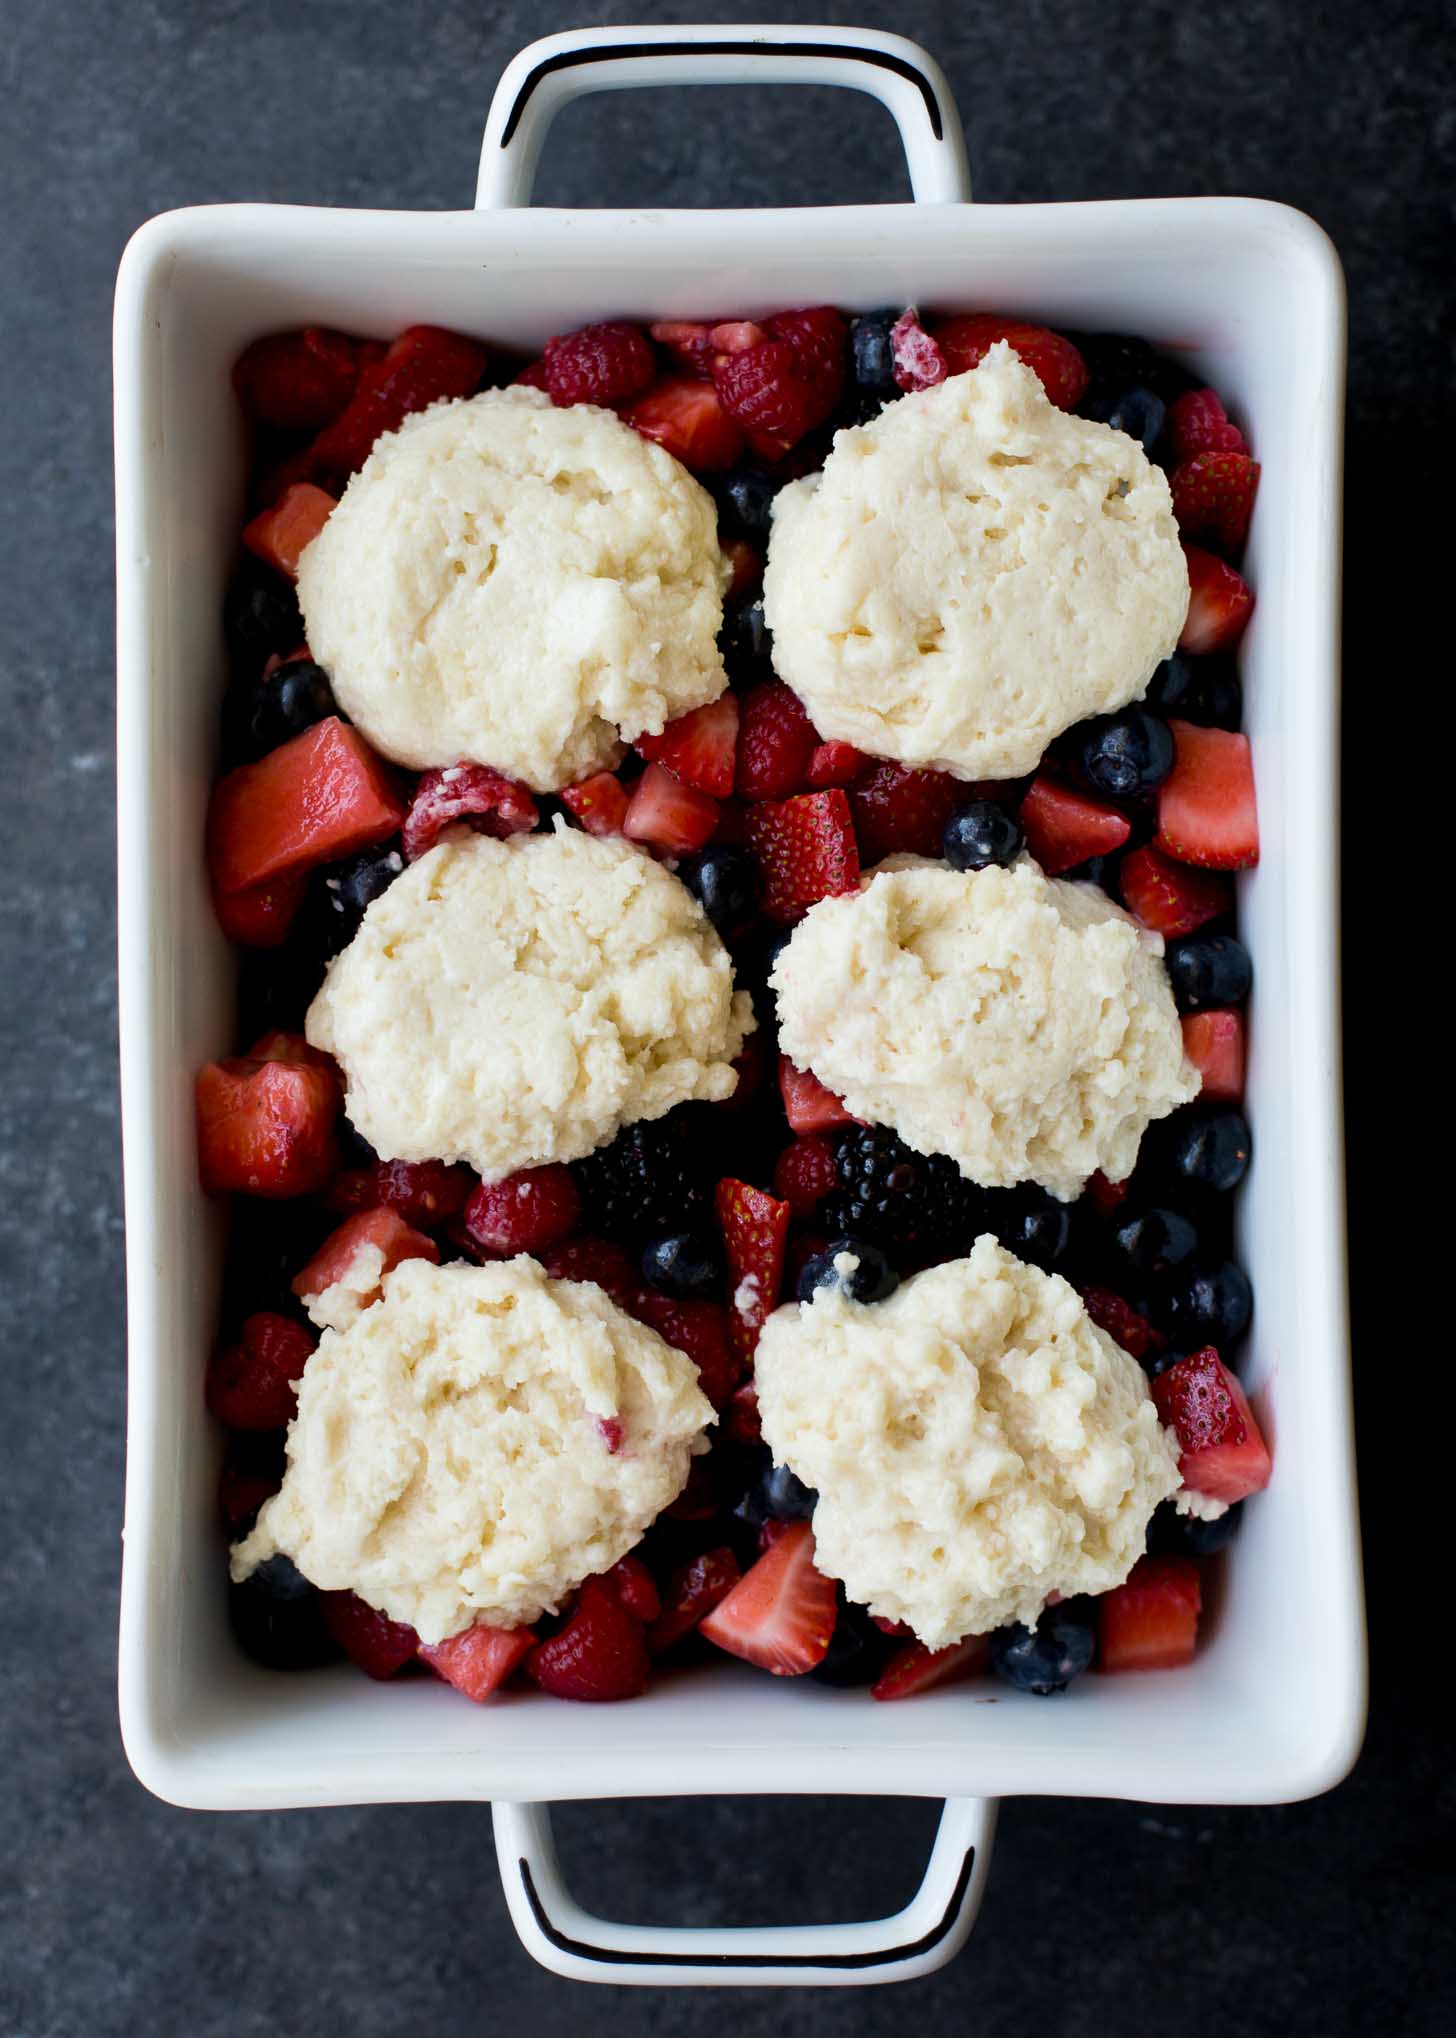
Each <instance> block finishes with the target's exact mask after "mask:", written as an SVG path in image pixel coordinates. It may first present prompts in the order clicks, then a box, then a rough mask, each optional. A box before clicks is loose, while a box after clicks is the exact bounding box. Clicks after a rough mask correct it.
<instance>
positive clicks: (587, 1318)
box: [232, 1258, 714, 1642]
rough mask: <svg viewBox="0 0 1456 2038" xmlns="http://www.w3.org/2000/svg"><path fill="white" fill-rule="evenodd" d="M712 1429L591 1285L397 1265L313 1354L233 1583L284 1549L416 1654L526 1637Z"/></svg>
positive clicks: (628, 1320)
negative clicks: (276, 1478) (411, 1644)
mask: <svg viewBox="0 0 1456 2038" xmlns="http://www.w3.org/2000/svg"><path fill="white" fill-rule="evenodd" d="M713 1419H714V1418H713V1411H712V1409H711V1407H710V1406H709V1404H708V1402H707V1401H706V1399H705V1398H704V1396H703V1394H702V1392H701V1390H700V1389H699V1387H698V1382H697V1369H696V1367H695V1366H694V1365H693V1362H692V1360H691V1359H689V1358H687V1357H686V1356H685V1355H684V1354H683V1353H682V1352H679V1351H676V1350H675V1349H674V1348H673V1347H672V1346H671V1345H669V1344H666V1343H664V1342H663V1340H662V1339H661V1338H660V1337H658V1335H657V1333H656V1332H655V1331H652V1330H649V1329H648V1328H647V1327H646V1325H645V1324H641V1323H637V1322H635V1321H634V1320H633V1318H632V1317H630V1316H628V1315H626V1314H625V1312H624V1311H622V1310H620V1309H619V1308H618V1307H617V1305H616V1304H615V1303H614V1302H613V1301H612V1300H611V1299H610V1298H609V1297H608V1296H607V1295H605V1294H604V1293H603V1291H602V1290H601V1289H600V1288H598V1287H596V1286H595V1285H594V1284H593V1283H591V1282H584V1281H553V1280H551V1279H550V1278H549V1277H548V1276H547V1275H546V1274H545V1273H543V1271H542V1270H541V1268H540V1267H539V1266H537V1264H536V1262H535V1261H534V1260H531V1259H526V1258H521V1259H514V1260H505V1261H500V1262H497V1263H496V1264H494V1265H492V1266H485V1267H471V1266H466V1265H464V1264H463V1263H460V1262H457V1263H456V1264H454V1265H452V1266H446V1267H436V1266H432V1265H431V1264H430V1262H429V1261H427V1260H406V1261H404V1262H402V1263H401V1264H400V1265H399V1266H397V1267H396V1268H394V1270H393V1271H392V1272H391V1273H389V1274H387V1275H386V1276H385V1279H384V1288H383V1294H382V1297H381V1299H380V1300H379V1301H378V1302H376V1303H375V1304H374V1305H373V1307H372V1308H369V1309H366V1310H365V1311H364V1312H363V1314H362V1315H361V1316H359V1317H357V1318H356V1320H355V1321H354V1323H353V1324H352V1325H351V1327H350V1328H349V1329H348V1330H345V1331H337V1330H326V1331H325V1332H324V1334H323V1336H322V1337H321V1338H320V1340H319V1345H318V1349H317V1351H315V1352H314V1354H313V1356H312V1357H311V1358H310V1359H309V1362H308V1365H307V1366H306V1367H305V1369H304V1374H303V1378H302V1380H301V1381H300V1382H299V1388H298V1415H297V1418H296V1419H295V1421H294V1423H293V1425H292V1427H291V1428H290V1430H289V1432H288V1469H287V1472H286V1474H285V1476H284V1480H283V1486H282V1489H281V1490H280V1491H279V1492H278V1493H277V1494H275V1495H274V1497H273V1498H272V1499H271V1500H269V1501H267V1502H265V1504H264V1506H263V1509H262V1512H261V1513H260V1515H259V1516H258V1521H257V1525H256V1527H255V1528H254V1529H253V1530H252V1532H251V1533H250V1534H249V1535H248V1536H247V1537H246V1538H245V1539H244V1540H243V1541H242V1542H240V1543H239V1544H237V1545H236V1547H235V1548H234V1550H233V1557H232V1575H233V1578H234V1579H235V1580H236V1581H239V1582H241V1581H242V1580H243V1579H244V1578H246V1577H247V1576H248V1574H249V1573H250V1572H251V1571H252V1570H254V1569H255V1567H256V1566H257V1565H259V1564H262V1563H265V1562H266V1561H267V1560H268V1558H270V1557H272V1556H275V1555H277V1554H278V1553H279V1552H280V1551H281V1552H283V1553H284V1554H286V1555H287V1556H289V1557H291V1558H292V1560H293V1562H294V1563H295V1564H296V1565H297V1566H298V1568H299V1570H300V1571H301V1572H302V1573H303V1575H304V1576H305V1578H309V1579H311V1580H312V1581H313V1583H314V1584H315V1585H317V1586H320V1587H322V1588H323V1589H324V1590H325V1591H329V1592H337V1591H345V1590H347V1591H352V1592H357V1593H358V1594H359V1597H360V1598H361V1599H365V1600H367V1601H368V1602H369V1604H370V1605H371V1606H375V1607H378V1608H379V1609H380V1611H381V1612H383V1613H386V1614H388V1615H389V1617H390V1619H391V1620H400V1621H408V1622H409V1623H410V1625H411V1626H412V1627H414V1628H415V1629H416V1630H417V1631H418V1633H419V1635H420V1638H421V1640H423V1641H426V1642H438V1641H442V1640H443V1639H444V1638H445V1636H447V1635H453V1634H455V1633H456V1632H458V1630H459V1629H461V1628H465V1627H469V1626H471V1625H472V1624H473V1623H474V1622H475V1621H477V1620H484V1621H489V1622H491V1623H492V1624H493V1625H495V1626H497V1627H515V1626H518V1625H521V1624H523V1623H528V1622H531V1621H534V1620H536V1619H538V1618H539V1617H540V1615H541V1614H543V1613H549V1612H552V1611H554V1610H555V1609H556V1608H557V1607H558V1606H559V1605H560V1603H561V1601H562V1599H563V1598H564V1597H565V1596H566V1594H567V1593H568V1592H570V1591H571V1590H572V1589H573V1587H574V1586H576V1585H579V1584H580V1583H581V1581H582V1579H583V1578H586V1577H588V1576H590V1575H591V1574H593V1573H595V1572H598V1571H605V1570H608V1569H609V1568H610V1567H611V1566H612V1565H613V1564H615V1563H616V1561H617V1559H618V1558H619V1557H622V1556H625V1555H626V1553H627V1551H628V1550H630V1549H631V1548H632V1546H633V1544H634V1543H635V1542H636V1541H637V1540H638V1538H639V1537H640V1536H641V1534H642V1532H643V1530H644V1529H645V1528H646V1527H647V1526H648V1524H649V1523H650V1522H651V1521H653V1520H654V1519H655V1517H656V1516H657V1515H658V1514H659V1513H660V1512H661V1510H662V1509H663V1508H664V1507H666V1506H667V1504H668V1503H669V1501H672V1500H674V1499H676V1497H677V1495H678V1494H679V1493H680V1492H681V1491H682V1488H683V1486H684V1484H685V1483H686V1480H687V1476H688V1465H689V1461H690V1459H691V1458H692V1457H693V1455H694V1454H695V1452H697V1451H699V1450H704V1449H706V1448H707V1446H706V1443H705V1442H704V1441H703V1435H702V1432H703V1428H704V1425H705V1424H707V1423H710V1422H712V1421H713Z"/></svg>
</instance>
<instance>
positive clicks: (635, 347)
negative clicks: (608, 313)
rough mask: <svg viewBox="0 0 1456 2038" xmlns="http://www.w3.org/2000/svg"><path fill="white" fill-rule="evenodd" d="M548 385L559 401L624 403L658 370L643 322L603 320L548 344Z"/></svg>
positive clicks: (549, 341)
mask: <svg viewBox="0 0 1456 2038" xmlns="http://www.w3.org/2000/svg"><path fill="white" fill-rule="evenodd" d="M545 361H546V388H547V390H548V391H549V393H550V396H551V401H552V402H553V403H555V404H568V403H604V404H613V403H624V402H625V401H626V400H627V398H628V397H629V396H636V395H637V394H638V393H639V392H640V391H641V390H644V389H645V388H646V387H647V385H648V383H649V382H651V380H652V378H653V377H654V376H655V375H656V373H657V356H656V355H655V354H654V353H653V351H652V348H651V346H650V345H649V344H648V340H647V335H646V334H645V333H644V332H643V331H642V328H641V327H640V326H634V325H629V324H628V323H627V322H626V320H625V319H604V320H602V321H601V322H600V323H599V324H597V325H589V326H581V327H579V328H578V330H577V331H576V332H574V333H567V334H565V335H564V337H562V338H558V339H550V340H548V341H547V342H546V354H545Z"/></svg>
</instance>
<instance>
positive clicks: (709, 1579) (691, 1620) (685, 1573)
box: [647, 1545, 742, 1656]
mask: <svg viewBox="0 0 1456 2038" xmlns="http://www.w3.org/2000/svg"><path fill="white" fill-rule="evenodd" d="M741 1575H742V1573H741V1572H740V1571H739V1569H738V1559H737V1558H736V1557H735V1556H734V1554H733V1552H732V1551H731V1550H730V1549H728V1548H727V1547H726V1545H720V1546H719V1547H718V1548H717V1549H714V1550H704V1551H703V1553H702V1555H701V1556H700V1557H694V1559H693V1561H692V1562H691V1563H690V1564H685V1565H684V1566H683V1568H682V1569H681V1570H680V1571H675V1572H674V1573H673V1575H672V1577H671V1578H670V1579H669V1580H668V1586H667V1591H666V1592H665V1593H664V1594H663V1598H662V1611H661V1612H660V1613H659V1614H658V1615H657V1617H656V1618H655V1619H654V1621H653V1623H652V1625H651V1627H650V1628H649V1629H648V1631H647V1646H648V1649H649V1650H650V1651H651V1653H652V1654H653V1655H654V1656H660V1655H661V1654H662V1652H663V1650H664V1649H670V1648H671V1647H672V1646H673V1644H674V1642H680V1641H681V1640H682V1639H683V1637H684V1636H685V1635H690V1634H691V1633H692V1631H693V1629H694V1628H695V1627H696V1626H697V1625H698V1622H699V1621H700V1620H702V1618H703V1616H704V1615H705V1614H709V1613H711V1612H712V1611H713V1608H714V1607H715V1606H717V1605H718V1603H719V1601H720V1600H723V1599H726V1598H727V1596H728V1594H729V1593H730V1592H731V1591H732V1590H733V1588H734V1586H735V1585H736V1584H737V1583H738V1580H739V1578H740V1577H741Z"/></svg>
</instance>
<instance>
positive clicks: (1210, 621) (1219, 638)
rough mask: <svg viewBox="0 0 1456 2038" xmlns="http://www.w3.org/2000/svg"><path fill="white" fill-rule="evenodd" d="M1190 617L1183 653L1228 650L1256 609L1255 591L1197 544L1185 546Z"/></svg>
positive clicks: (1181, 647)
mask: <svg viewBox="0 0 1456 2038" xmlns="http://www.w3.org/2000/svg"><path fill="white" fill-rule="evenodd" d="M1183 556H1184V558H1185V560H1186V561H1187V563H1188V587H1189V597H1188V615H1187V618H1186V620H1185V621H1184V624H1183V634H1182V635H1181V636H1180V637H1179V639H1178V649H1179V650H1180V651H1192V652H1195V653H1199V652H1205V651H1227V650H1229V649H1230V648H1231V646H1233V645H1235V644H1237V643H1238V641H1239V639H1240V637H1242V636H1243V634H1244V626H1245V625H1246V624H1247V622H1248V620H1249V617H1250V615H1251V614H1252V613H1253V608H1254V595H1253V590H1252V589H1251V588H1250V586H1249V584H1248V582H1247V581H1246V580H1244V579H1243V577H1242V576H1241V575H1240V574H1237V573H1235V572H1234V569H1233V568H1232V566H1227V565H1225V563H1224V561H1223V560H1222V559H1216V558H1215V557H1214V555H1213V553H1212V552H1205V551H1203V550H1202V549H1201V548H1200V547H1199V546H1197V545H1185V546H1184V547H1183Z"/></svg>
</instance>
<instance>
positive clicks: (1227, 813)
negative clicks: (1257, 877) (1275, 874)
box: [1157, 722, 1259, 870]
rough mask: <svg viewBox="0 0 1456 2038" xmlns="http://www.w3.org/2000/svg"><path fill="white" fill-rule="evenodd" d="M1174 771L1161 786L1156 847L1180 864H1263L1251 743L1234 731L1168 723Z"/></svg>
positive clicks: (1230, 867) (1231, 866)
mask: <svg viewBox="0 0 1456 2038" xmlns="http://www.w3.org/2000/svg"><path fill="white" fill-rule="evenodd" d="M1168 727H1169V728H1170V729H1171V730H1172V732H1173V769H1172V771H1171V772H1169V774H1168V776H1167V777H1166V778H1165V779H1164V780H1163V783H1162V784H1161V785H1160V786H1159V788H1158V836H1157V846H1158V848H1159V849H1162V850H1165V851H1166V852H1167V854H1168V855H1169V856H1172V857H1176V858H1177V859H1178V861H1179V862H1180V863H1195V864H1200V865H1202V866H1203V867H1204V868H1205V869H1209V870H1248V869H1249V868H1251V866H1252V865H1254V864H1256V863H1257V862H1258V861H1259V816H1258V808H1257V803H1256V801H1255V797H1254V760H1253V755H1252V753H1251V751H1250V749H1249V739H1248V737H1247V736H1241V735H1240V734H1239V733H1238V732H1237V731H1236V730H1234V729H1202V728H1199V727H1198V725H1197V724H1196V723H1194V722H1170V723H1169V724H1168Z"/></svg>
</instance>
